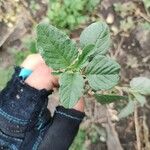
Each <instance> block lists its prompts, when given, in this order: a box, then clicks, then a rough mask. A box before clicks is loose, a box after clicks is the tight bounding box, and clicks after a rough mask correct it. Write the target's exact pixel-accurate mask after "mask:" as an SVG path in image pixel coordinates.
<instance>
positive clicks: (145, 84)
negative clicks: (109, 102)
mask: <svg viewBox="0 0 150 150" xmlns="http://www.w3.org/2000/svg"><path fill="white" fill-rule="evenodd" d="M130 86H131V88H132V89H133V90H135V91H137V92H139V93H140V94H143V95H150V79H148V78H146V77H137V78H133V79H132V80H131V82H130Z"/></svg>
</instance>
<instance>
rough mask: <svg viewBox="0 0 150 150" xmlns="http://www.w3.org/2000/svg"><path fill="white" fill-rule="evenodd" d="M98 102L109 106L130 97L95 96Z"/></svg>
mask: <svg viewBox="0 0 150 150" xmlns="http://www.w3.org/2000/svg"><path fill="white" fill-rule="evenodd" d="M94 96H95V98H96V100H97V101H98V102H99V103H101V104H108V103H112V102H115V101H118V100H123V99H125V100H127V99H128V97H126V96H120V95H102V94H95V95H94Z"/></svg>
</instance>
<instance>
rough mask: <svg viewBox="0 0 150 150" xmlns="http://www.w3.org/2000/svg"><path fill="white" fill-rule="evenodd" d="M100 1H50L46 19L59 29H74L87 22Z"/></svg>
mask: <svg viewBox="0 0 150 150" xmlns="http://www.w3.org/2000/svg"><path fill="white" fill-rule="evenodd" d="M99 2H100V0H82V1H81V0H57V1H56V0H50V8H49V9H48V18H49V19H50V22H51V23H52V24H53V25H55V26H56V27H58V28H61V29H67V30H68V29H69V30H73V29H75V28H76V27H77V26H78V25H79V24H82V23H85V22H86V20H88V14H89V13H92V11H93V10H94V9H95V7H96V6H97V5H98V4H99Z"/></svg>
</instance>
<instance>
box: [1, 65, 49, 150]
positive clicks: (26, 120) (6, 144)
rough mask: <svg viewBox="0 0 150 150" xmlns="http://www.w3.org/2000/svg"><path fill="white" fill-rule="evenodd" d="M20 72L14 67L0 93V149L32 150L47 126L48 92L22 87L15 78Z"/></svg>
mask: <svg viewBox="0 0 150 150" xmlns="http://www.w3.org/2000/svg"><path fill="white" fill-rule="evenodd" d="M20 70H21V68H19V67H16V68H15V73H14V74H13V77H12V79H11V80H10V81H9V82H8V84H7V86H6V88H4V89H3V90H2V91H1V93H0V149H10V150H17V149H21V150H23V149H25V150H30V149H33V150H34V149H35V150H36V149H37V147H38V144H39V143H40V142H41V139H42V138H43V136H44V133H45V131H46V130H47V129H48V128H49V126H50V119H51V118H50V113H49V111H48V109H47V103H48V95H49V94H50V93H51V92H48V91H46V90H40V91H39V90H37V89H34V88H32V87H30V86H28V85H27V84H25V82H24V81H23V80H22V79H21V78H20V77H18V74H19V73H20ZM29 143H30V144H29Z"/></svg>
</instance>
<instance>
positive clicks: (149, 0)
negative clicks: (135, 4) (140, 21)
mask: <svg viewBox="0 0 150 150" xmlns="http://www.w3.org/2000/svg"><path fill="white" fill-rule="evenodd" d="M143 2H144V6H145V8H146V9H149V8H150V0H143Z"/></svg>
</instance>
